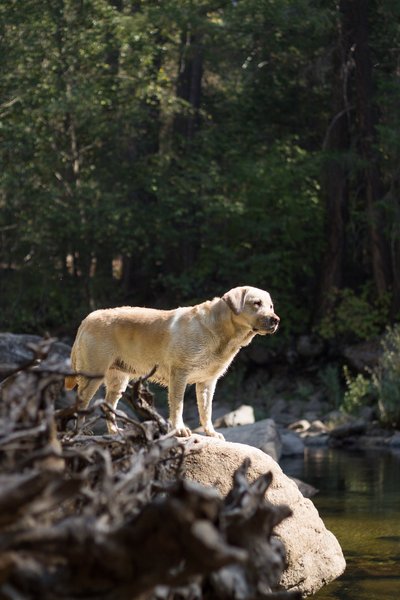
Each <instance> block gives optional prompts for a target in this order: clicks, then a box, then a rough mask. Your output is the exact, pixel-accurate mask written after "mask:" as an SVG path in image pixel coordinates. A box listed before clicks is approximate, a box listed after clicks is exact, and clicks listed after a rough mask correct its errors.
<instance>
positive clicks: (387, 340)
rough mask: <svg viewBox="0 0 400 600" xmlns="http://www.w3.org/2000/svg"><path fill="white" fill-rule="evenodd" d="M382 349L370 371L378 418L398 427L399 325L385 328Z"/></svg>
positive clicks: (386, 423)
mask: <svg viewBox="0 0 400 600" xmlns="http://www.w3.org/2000/svg"><path fill="white" fill-rule="evenodd" d="M382 349H383V353H382V356H381V358H380V360H379V363H378V366H377V367H376V368H375V369H374V371H373V373H372V385H373V387H374V390H375V392H376V395H377V399H378V414H379V420H380V421H381V423H382V424H384V425H390V426H393V427H400V325H396V326H395V327H393V328H391V329H388V330H387V333H386V335H385V337H384V339H383V341H382Z"/></svg>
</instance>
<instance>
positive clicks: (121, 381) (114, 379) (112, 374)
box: [105, 369, 131, 433]
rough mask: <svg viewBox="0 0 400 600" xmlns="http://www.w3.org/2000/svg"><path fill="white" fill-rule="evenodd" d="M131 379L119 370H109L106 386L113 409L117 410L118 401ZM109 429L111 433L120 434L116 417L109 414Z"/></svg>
mask: <svg viewBox="0 0 400 600" xmlns="http://www.w3.org/2000/svg"><path fill="white" fill-rule="evenodd" d="M130 379H131V375H128V374H127V373H124V372H123V371H120V370H117V369H109V370H108V371H107V374H106V377H105V385H106V402H107V404H110V406H112V408H114V409H115V408H116V407H117V404H118V400H119V399H120V398H121V396H122V394H123V393H124V391H125V390H126V387H127V385H128V383H129V380H130ZM107 429H108V431H109V433H118V427H117V423H116V420H115V415H114V414H113V413H109V414H108V415H107Z"/></svg>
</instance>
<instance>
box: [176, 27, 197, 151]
mask: <svg viewBox="0 0 400 600" xmlns="http://www.w3.org/2000/svg"><path fill="white" fill-rule="evenodd" d="M181 42H182V43H181V53H180V61H179V74H178V83H177V90H176V93H177V96H178V98H180V99H182V100H185V101H186V102H187V103H188V112H187V113H185V114H180V115H177V117H176V119H175V124H174V129H175V132H176V133H178V134H179V135H181V136H182V137H183V138H184V139H187V140H190V139H192V138H193V136H194V133H195V131H196V129H197V127H198V126H199V120H200V119H199V109H200V101H201V81H202V77H203V54H202V44H201V35H200V34H199V33H193V32H192V31H191V30H190V28H188V29H187V30H185V31H184V32H183V33H182V37H181Z"/></svg>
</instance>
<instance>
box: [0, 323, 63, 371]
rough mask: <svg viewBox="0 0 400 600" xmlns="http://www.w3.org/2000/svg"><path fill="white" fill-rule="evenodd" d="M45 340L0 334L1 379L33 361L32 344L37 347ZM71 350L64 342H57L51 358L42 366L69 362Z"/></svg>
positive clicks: (34, 336)
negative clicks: (57, 362)
mask: <svg viewBox="0 0 400 600" xmlns="http://www.w3.org/2000/svg"><path fill="white" fill-rule="evenodd" d="M42 340H43V338H42V337H40V336H39V335H28V334H17V333H0V379H3V378H4V377H7V375H8V374H9V372H10V371H12V370H13V369H16V368H18V367H21V366H22V365H23V364H25V363H27V362H28V361H30V360H32V358H33V357H34V353H33V351H32V349H30V348H29V345H30V344H33V345H36V344H38V343H39V342H40V341H42ZM70 353H71V348H70V347H69V346H67V344H63V343H62V342H55V343H54V344H53V345H52V347H51V350H50V352H49V356H48V358H47V359H46V361H43V363H42V364H45V365H47V364H49V362H50V363H51V362H53V361H55V360H67V359H68V358H69V355H70Z"/></svg>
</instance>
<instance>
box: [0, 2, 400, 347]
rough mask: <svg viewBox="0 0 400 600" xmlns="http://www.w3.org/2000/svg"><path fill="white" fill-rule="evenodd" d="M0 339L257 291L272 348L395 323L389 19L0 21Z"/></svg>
mask: <svg viewBox="0 0 400 600" xmlns="http://www.w3.org/2000/svg"><path fill="white" fill-rule="evenodd" d="M0 31H1V38H0V55H1V63H0V69H1V74H0V90H1V101H0V127H1V129H0V134H1V139H0V157H1V158H0V161H1V171H0V305H1V311H0V330H3V331H5V330H6V331H15V332H34V333H43V332H45V331H49V332H51V333H52V334H55V335H65V334H71V333H73V332H74V329H75V327H76V326H77V324H78V323H79V321H80V320H81V318H82V317H83V316H85V314H86V313H87V312H88V311H90V310H91V309H94V308H98V307H103V306H113V305H120V304H131V305H149V306H156V307H164V308H168V307H171V308H172V307H175V306H178V305H180V304H190V303H194V302H198V301H202V300H204V299H207V298H212V297H213V296H216V295H221V294H222V293H224V292H225V291H226V290H227V289H229V288H231V287H233V286H236V285H242V284H248V285H255V286H257V287H260V288H265V289H267V290H268V291H270V292H271V295H272V296H273V298H274V300H275V307H276V311H277V313H278V314H279V315H280V316H281V318H282V327H281V333H280V336H276V342H275V343H281V344H282V343H285V340H286V341H287V339H288V338H290V337H291V336H296V335H299V334H301V333H303V332H310V331H315V332H317V333H318V334H319V335H321V336H322V337H324V338H326V339H330V340H334V339H336V338H338V337H342V338H345V339H346V340H348V341H354V340H359V339H366V338H369V337H373V336H375V335H377V334H379V333H380V332H382V331H383V330H384V329H385V327H386V326H387V324H388V323H391V322H394V321H395V320H396V318H397V317H398V315H399V310H400V269H399V262H400V255H399V250H400V236H399V234H400V202H399V181H400V180H399V176H400V170H399V165H400V161H399V156H400V135H399V131H400V102H399V99H400V1H399V0H381V1H376V2H375V1H372V0H370V1H367V0H339V1H338V2H336V3H333V2H328V1H327V0H236V1H233V0H196V1H195V0H192V1H191V0H40V1H39V0H25V1H24V2H20V1H18V0H3V1H2V2H1V4H0Z"/></svg>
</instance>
